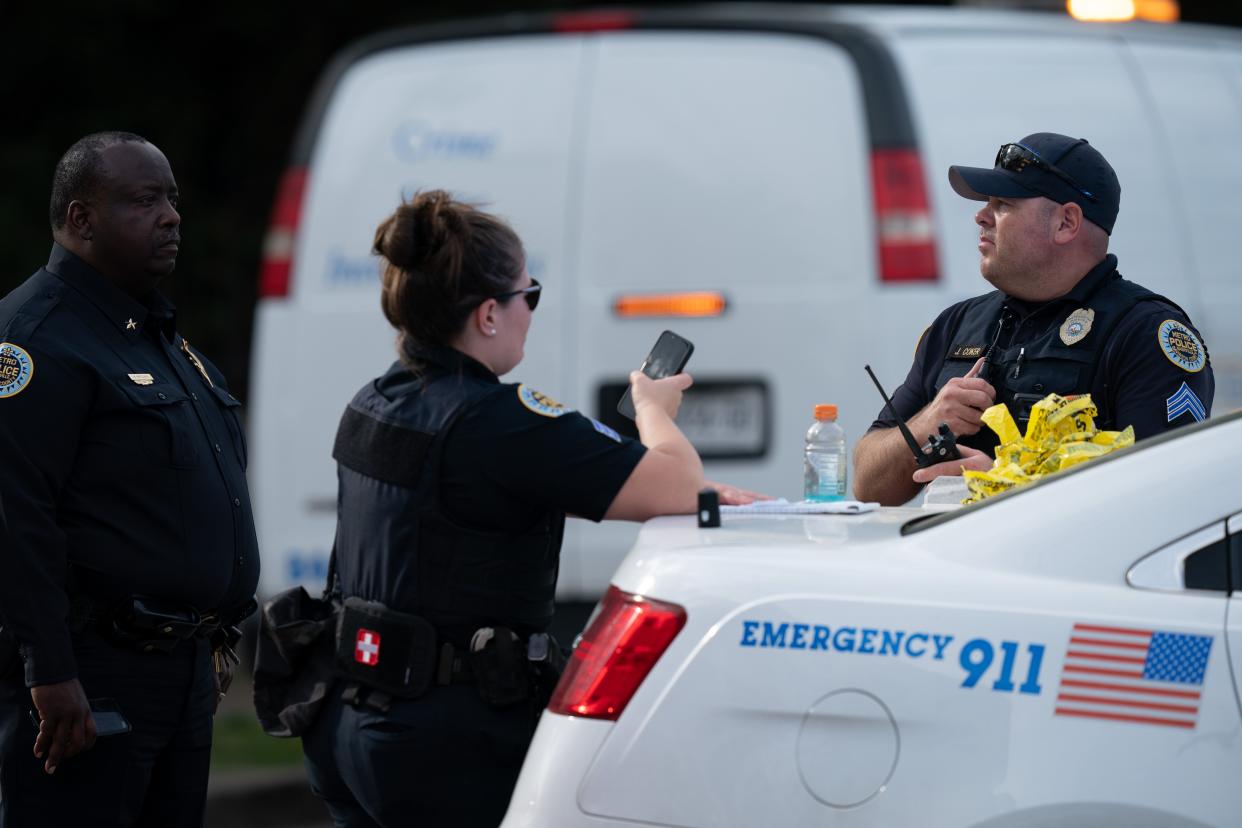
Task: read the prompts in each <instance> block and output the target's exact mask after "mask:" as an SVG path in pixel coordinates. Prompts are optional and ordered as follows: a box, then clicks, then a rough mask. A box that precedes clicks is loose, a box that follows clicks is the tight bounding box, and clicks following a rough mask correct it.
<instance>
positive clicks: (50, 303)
mask: <svg viewBox="0 0 1242 828" xmlns="http://www.w3.org/2000/svg"><path fill="white" fill-rule="evenodd" d="M51 223H52V236H53V238H54V240H55V243H54V244H53V246H52V253H51V257H50V259H49V261H48V263H47V266H46V267H44V268H42V269H41V270H39V271H38V272H37V273H35V274H34V275H33V276H32V277H30V279H28V280H27V281H26V282H25V283H24V284H22V285H21V286H20V287H18V288H17V289H16V290H14V291H13V292H12V293H10V294H9V295H8V296H6V297H5V298H4V299H3V300H0V456H3V457H4V474H3V475H0V501H3V503H4V514H5V518H6V525H5V527H4V528H3V537H2V538H0V549H2V550H3V552H2V553H0V622H2V623H3V637H2V640H3V645H2V646H0V670H2V671H3V676H2V677H0V825H3V826H5V828H15V826H23V827H25V826H32V825H45V826H86V825H108V826H118V825H123V826H131V825H138V826H161V828H165V827H166V826H198V825H201V824H202V821H203V808H204V803H205V800H206V790H207V772H208V760H209V754H210V750H211V729H212V719H213V716H214V712H215V708H216V704H217V701H218V696H219V693H220V688H221V685H222V684H226V683H227V675H225V673H227V671H226V670H223V669H221V670H220V671H219V675H218V674H217V670H213V658H212V651H213V645H214V647H215V648H216V650H217V651H219V650H220V649H221V648H222V647H223V645H224V641H223V638H222V637H223V629H224V627H225V625H227V624H228V623H229V622H234V621H236V620H239V617H240V616H241V615H242V614H244V613H245V612H247V611H248V607H247V605H248V604H249V603H250V602H251V600H252V598H253V593H254V589H255V585H256V583H257V579H258V566H259V562H258V554H257V547H256V540H255V532H254V522H253V518H252V516H251V512H250V499H249V495H248V492H247V489H246V477H245V466H246V447H245V441H244V438H243V435H242V430H241V424H240V421H239V419H238V402H237V400H235V399H234V398H233V397H232V396H231V395H230V394H229V392H228V389H227V387H226V385H225V381H224V377H223V376H221V375H220V372H219V371H217V370H216V369H215V368H214V367H213V366H212V365H211V363H210V362H208V361H207V360H206V359H205V358H204V357H203V356H202V355H200V354H199V353H198V352H197V351H196V350H194V349H193V348H191V347H190V346H189V345H188V344H187V343H186V341H185V340H184V339H183V338H182V337H181V336H180V335H179V334H178V333H177V329H176V317H175V311H174V308H173V306H172V305H171V304H170V303H169V302H168V300H167V299H166V298H164V297H163V296H162V295H161V294H160V293H159V292H158V291H157V290H156V285H157V284H158V283H159V282H160V280H161V279H163V278H164V277H165V276H167V275H168V274H170V273H172V271H173V268H174V265H175V264H176V261H177V252H178V247H179V245H180V239H181V231H180V223H181V219H180V216H179V215H178V214H177V185H176V182H175V181H174V179H173V174H172V170H171V169H170V168H169V165H168V160H167V159H166V158H165V157H164V155H163V153H161V152H160V151H159V150H158V149H157V148H156V147H155V146H153V145H152V144H150V143H148V142H147V141H146V140H144V139H143V138H141V137H140V136H137V135H133V134H131V133H124V132H105V133H97V134H94V135H89V136H87V137H85V138H83V139H81V140H80V141H78V142H77V143H75V144H74V145H73V146H72V147H71V148H70V149H69V151H68V152H66V153H65V155H64V157H63V158H62V159H61V160H60V163H59V164H58V165H57V167H56V174H55V178H54V181H53V187H52V201H51ZM14 650H16V651H17V652H18V653H20V657H18V655H17V653H15V652H14ZM217 666H219V664H218V662H217ZM88 700H89V702H88ZM101 700H109V701H111V702H113V703H115V705H116V707H117V708H119V710H120V712H121V714H122V716H124V717H125V719H127V720H128V722H129V724H130V727H131V730H130V731H129V732H128V733H118V734H116V735H106V736H105V735H101V734H100V732H99V731H98V729H97V727H96V721H95V717H94V716H92V712H91V709H92V706H94V707H95V709H96V710H97V711H98V710H99V709H101V708H102V707H103V705H104V704H105V702H103V701H101ZM33 720H38V724H36V723H35V722H34V721H33ZM100 721H101V722H102V721H104V719H103V718H102V717H100ZM97 736H98V738H97Z"/></svg>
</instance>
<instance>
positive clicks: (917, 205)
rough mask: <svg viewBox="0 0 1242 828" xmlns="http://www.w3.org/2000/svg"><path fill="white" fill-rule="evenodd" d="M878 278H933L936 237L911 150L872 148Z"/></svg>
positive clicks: (919, 166) (919, 169)
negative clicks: (878, 265)
mask: <svg viewBox="0 0 1242 828" xmlns="http://www.w3.org/2000/svg"><path fill="white" fill-rule="evenodd" d="M871 184H872V192H873V194H874V196H875V220H876V235H877V240H878V242H879V252H880V281H882V282H934V281H936V279H938V278H939V273H938V272H937V269H936V241H935V236H934V235H933V229H932V216H931V207H930V206H929V205H928V202H927V189H926V188H925V187H924V185H923V163H922V162H921V161H920V160H919V154H918V152H917V151H915V150H909V149H888V150H875V151H873V152H872V153H871Z"/></svg>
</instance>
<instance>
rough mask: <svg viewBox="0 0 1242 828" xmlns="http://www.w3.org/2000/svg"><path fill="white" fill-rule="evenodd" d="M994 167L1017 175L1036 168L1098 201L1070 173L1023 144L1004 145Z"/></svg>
mask: <svg viewBox="0 0 1242 828" xmlns="http://www.w3.org/2000/svg"><path fill="white" fill-rule="evenodd" d="M993 166H995V167H996V168H997V169H1002V170H1009V171H1010V172H1016V173H1020V172H1022V171H1023V170H1025V169H1026V168H1027V167H1035V168H1036V169H1039V170H1043V171H1044V172H1048V173H1052V174H1053V175H1055V176H1056V177H1057V178H1059V179H1061V180H1062V181H1064V182H1065V183H1066V184H1068V185H1069V186H1070V187H1072V188H1073V189H1074V190H1076V191H1077V192H1079V193H1081V194H1082V195H1084V196H1086V197H1087V198H1089V199H1090V200H1091V201H1098V199H1097V198H1096V197H1095V195H1094V194H1093V193H1092V192H1091V191H1090V190H1087V189H1085V188H1084V187H1083V186H1082V185H1081V184H1079V183H1078V182H1077V181H1075V180H1074V179H1073V178H1071V177H1070V175H1069V173H1066V172H1063V171H1062V170H1059V169H1057V168H1056V167H1055V166H1054V165H1052V164H1050V163H1049V162H1047V161H1045V160H1044V159H1043V158H1041V157H1040V155H1039V153H1037V152H1036V151H1035V150H1033V149H1031V148H1030V147H1024V146H1022V145H1021V144H1002V145H1001V148H1000V150H998V151H997V153H996V162H995V164H993Z"/></svg>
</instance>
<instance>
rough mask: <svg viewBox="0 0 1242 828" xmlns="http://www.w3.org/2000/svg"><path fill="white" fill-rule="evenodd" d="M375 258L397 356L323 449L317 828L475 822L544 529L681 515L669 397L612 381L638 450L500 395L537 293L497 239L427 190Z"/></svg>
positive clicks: (532, 616)
mask: <svg viewBox="0 0 1242 828" xmlns="http://www.w3.org/2000/svg"><path fill="white" fill-rule="evenodd" d="M375 252H376V253H378V254H379V255H380V256H382V257H383V259H384V260H385V262H384V269H383V277H382V283H383V294H382V304H383V309H384V314H385V316H387V317H388V320H389V321H390V322H391V323H392V324H393V325H394V326H395V327H396V328H397V330H398V331H399V334H398V351H399V354H400V359H399V360H398V361H397V362H396V363H394V364H393V366H392V367H391V368H390V369H389V370H388V372H387V373H386V374H384V375H383V376H382V377H380V378H379V379H377V380H375V381H373V382H371V383H370V384H368V385H367V386H366V387H365V388H363V389H362V390H361V391H359V392H358V394H357V396H355V397H354V399H353V401H352V402H351V403H350V404H349V407H348V408H347V409H346V411H345V414H344V416H343V417H342V420H341V425H340V429H339V431H338V434H337V439H336V445H335V448H334V451H333V456H334V457H335V458H336V460H337V462H338V475H339V483H340V492H339V499H338V509H339V517H338V524H337V536H336V550H335V556H336V562H335V566H336V571H337V577H338V579H339V581H338V583H339V587H340V592H341V594H342V596H343V597H344V598H345V599H346V600H345V609H344V612H343V615H342V618H341V622H340V624H339V625H338V629H337V657H336V660H337V665H338V670H339V671H340V674H341V677H342V681H339V682H338V683H337V689H336V690H335V691H334V693H335V695H336V696H337V698H333V699H332V700H330V701H329V703H328V704H327V706H326V707H325V708H324V711H323V712H322V713H321V714H320V716H319V718H318V720H317V721H316V723H315V725H314V727H313V728H312V729H311V731H310V732H309V733H308V734H307V735H306V736H305V737H304V748H305V752H306V757H307V764H308V768H309V771H310V775H311V782H312V786H313V787H314V789H315V792H316V793H317V794H318V795H319V796H321V797H322V798H323V799H324V800H325V801H326V802H327V804H328V809H329V810H330V811H331V813H332V816H333V818H334V820H335V821H336V824H337V825H338V826H376V825H379V826H394V825H403V826H405V825H429V826H430V825H435V826H447V825H496V824H497V823H499V822H500V820H501V818H502V817H503V815H504V812H505V809H506V807H507V806H508V802H509V796H510V794H511V792H512V789H513V785H514V783H515V782H516V780H517V774H518V770H519V768H520V766H521V763H522V759H523V756H524V754H525V752H526V748H527V745H528V743H529V741H530V738H531V736H532V735H533V732H534V726H535V721H536V717H537V715H538V710H539V708H540V707H541V706H542V703H543V701H544V699H543V698H541V695H542V692H541V691H544V692H546V691H547V690H550V687H548V684H550V683H551V681H554V676H548V675H547V674H546V673H544V674H542V676H541V675H540V673H539V670H538V669H537V667H538V666H539V665H532V661H531V658H536V657H537V656H538V654H539V653H540V651H541V650H543V649H544V648H543V645H544V644H546V643H547V642H546V638H543V637H541V636H540V633H541V632H542V631H543V630H544V629H545V628H546V627H547V625H548V622H549V620H550V619H551V616H552V609H553V602H552V599H553V593H554V590H555V585H556V574H557V562H558V556H559V551H560V544H561V535H562V531H563V528H564V523H565V515H566V513H570V514H574V515H577V516H580V517H584V518H588V519H590V520H595V521H598V520H601V519H604V518H619V519H627V520H644V519H646V518H649V517H652V516H654V515H660V514H670V513H689V512H693V511H694V510H695V505H696V495H697V492H698V490H699V489H700V488H701V487H702V486H703V485H704V480H703V467H702V463H701V462H700V460H699V457H698V455H697V453H696V452H695V450H694V448H693V447H692V446H691V445H690V443H689V441H688V440H687V439H686V438H685V436H684V435H683V434H682V433H681V432H680V431H679V430H678V428H677V426H676V425H675V424H674V422H673V417H674V415H675V414H676V412H677V408H678V405H679V404H680V402H681V394H682V391H683V390H684V389H685V388H686V387H687V386H689V385H690V379H689V377H687V376H686V375H684V374H681V375H678V376H675V377H669V378H667V379H663V380H658V381H653V380H650V379H648V378H647V377H646V376H644V375H643V374H641V373H638V372H635V373H634V374H633V375H632V376H631V382H632V383H633V397H634V403H635V409H636V411H637V417H636V421H637V425H638V432H639V435H640V439H641V442H638V441H632V440H628V439H625V438H622V437H620V436H618V435H617V434H616V433H615V432H614V431H613V430H612V429H610V428H608V427H607V426H605V425H603V424H601V423H598V422H596V421H594V420H592V419H590V418H588V417H586V416H583V415H582V414H580V413H577V412H575V411H574V410H572V409H569V408H566V407H564V406H562V405H561V404H559V403H557V402H555V401H553V400H551V399H549V398H548V397H546V396H545V395H543V394H541V393H539V392H538V391H536V390H535V389H533V388H531V387H530V386H527V385H521V384H516V383H514V384H507V383H501V382H500V380H499V379H498V377H499V376H501V375H504V374H507V373H509V372H510V371H511V370H513V369H514V368H515V367H517V365H518V363H519V362H521V360H522V355H523V346H524V344H525V341H526V334H527V330H528V329H529V328H530V324H531V319H532V318H533V313H534V311H535V308H536V306H537V305H538V303H539V297H540V289H541V286H540V285H539V283H538V282H536V281H535V280H533V279H531V278H530V276H529V275H528V274H527V273H526V271H525V265H524V260H525V254H524V252H523V249H522V244H521V242H520V241H519V239H518V237H517V235H516V234H515V233H514V232H513V231H512V230H511V229H510V228H509V227H508V226H507V225H505V224H504V223H503V222H502V221H500V220H499V219H497V218H495V217H494V216H491V215H488V214H487V213H484V212H482V211H480V210H477V209H475V208H474V207H472V206H470V205H467V204H463V203H461V202H457V201H454V200H452V198H451V197H450V196H449V195H448V194H447V193H445V192H443V191H438V190H437V191H432V192H426V193H422V194H420V195H417V196H416V197H415V198H414V199H413V200H412V201H410V202H408V203H405V204H402V205H401V206H400V207H399V208H397V211H396V212H395V213H394V214H393V215H392V216H390V217H389V218H388V219H386V220H385V221H384V222H383V223H382V224H381V225H380V226H379V229H378V230H377V232H376V236H375ZM532 638H533V639H534V641H533V642H532ZM553 649H554V650H555V648H553ZM541 677H542V679H543V681H544V686H543V687H542V688H541V687H539V679H540V678H541Z"/></svg>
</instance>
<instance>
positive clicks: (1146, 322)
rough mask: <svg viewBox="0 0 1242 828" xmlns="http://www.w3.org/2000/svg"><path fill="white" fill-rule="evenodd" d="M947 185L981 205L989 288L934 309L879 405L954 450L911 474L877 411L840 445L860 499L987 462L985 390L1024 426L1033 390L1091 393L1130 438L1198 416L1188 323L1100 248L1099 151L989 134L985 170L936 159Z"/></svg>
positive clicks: (1204, 390)
mask: <svg viewBox="0 0 1242 828" xmlns="http://www.w3.org/2000/svg"><path fill="white" fill-rule="evenodd" d="M949 182H950V184H951V185H952V186H953V189H954V190H955V191H956V192H957V193H958V194H959V195H962V196H964V197H966V198H970V199H974V200H976V201H983V202H986V204H984V206H983V207H982V208H981V209H980V210H979V211H978V212H977V213H976V214H975V221H976V223H978V225H979V253H980V264H979V269H980V271H981V272H982V273H983V277H984V278H985V279H987V281H989V282H990V283H992V285H994V286H995V287H996V288H997V289H996V290H995V291H993V292H991V293H988V294H986V295H984V296H978V297H975V298H974V299H969V300H967V301H965V302H959V303H958V304H956V305H953V306H952V307H950V308H948V309H947V310H945V311H944V312H943V313H941V314H940V316H939V317H937V319H936V321H935V322H933V323H932V325H931V327H930V328H928V329H927V331H926V332H925V333H924V335H923V338H922V340H921V341H920V342H919V345H918V349H917V350H916V352H915V357H914V365H913V367H912V368H911V369H910V374H909V376H907V377H906V381H905V383H904V384H903V385H902V386H901V387H900V388H898V389H897V391H896V392H894V393H893V407H894V408H895V409H896V415H895V416H896V417H900V418H901V419H902V420H903V421H905V422H906V423H907V424H908V425H909V427H910V430H911V431H912V432H913V433H914V434H915V435H916V436H918V437H925V436H926V435H929V434H932V433H934V432H935V431H936V429H937V426H938V425H939V424H940V423H941V422H947V423H948V424H949V427H950V428H951V429H953V431H954V433H955V434H957V435H958V437H959V446H960V447H961V450H962V455H963V457H962V460H957V461H952V462H950V463H942V464H938V465H935V466H932V467H930V468H927V469H919V470H917V471H916V468H915V462H914V457H913V456H912V454H911V452H910V450H909V449H908V448H907V447H906V444H905V442H904V441H903V440H902V438H901V435H900V434H899V433H898V431H897V429H896V428H895V426H896V424H897V420H896V419H895V418H894V414H893V412H891V411H889V410H888V409H887V408H886V409H885V410H883V411H881V412H880V415H879V417H878V419H876V421H875V422H874V423H873V424H872V426H871V428H870V430H869V431H868V433H867V434H866V436H864V437H863V439H862V440H861V441H859V443H858V446H857V448H856V449H855V452H854V461H855V463H854V465H855V481H856V482H855V484H854V491H855V494H856V495H857V496H858V497H859V498H860V499H863V500H877V501H880V502H881V503H885V504H890V505H896V504H900V503H903V502H905V501H906V500H909V499H910V498H911V497H913V496H914V495H915V494H916V493H917V492H918V489H919V487H920V486H921V485H922V484H923V483H926V482H928V481H930V480H932V479H933V478H935V477H937V476H939V475H942V474H960V473H961V471H962V469H963V468H966V469H986V468H990V467H991V463H992V458H991V456H990V454H989V452H990V451H991V450H992V449H994V448H995V446H996V444H997V442H998V440H997V437H996V435H995V434H994V433H993V432H992V431H991V430H990V429H986V428H981V425H982V421H981V419H980V416H981V415H982V413H983V411H984V410H985V409H987V408H988V407H989V406H991V405H992V404H993V403H994V402H997V401H999V402H1004V403H1005V404H1006V405H1007V406H1008V408H1009V410H1010V412H1011V413H1012V414H1013V416H1014V418H1015V420H1016V421H1017V424H1018V427H1019V429H1020V430H1025V427H1026V422H1027V420H1028V419H1029V417H1030V410H1031V406H1032V405H1033V404H1034V403H1036V402H1038V401H1039V400H1040V399H1042V398H1044V397H1045V396H1047V395H1048V394H1051V393H1057V394H1060V395H1062V396H1065V395H1070V394H1084V393H1090V394H1091V398H1092V400H1093V402H1094V403H1095V405H1096V407H1097V409H1098V411H1099V416H1098V417H1097V418H1096V424H1097V425H1098V426H1099V427H1100V428H1101V429H1108V430H1119V429H1123V428H1125V427H1126V426H1133V427H1134V433H1135V437H1136V439H1139V440H1141V439H1143V438H1146V437H1151V436H1153V435H1155V434H1158V433H1160V432H1162V431H1165V430H1166V429H1169V428H1173V427H1175V426H1179V425H1183V424H1186V423H1193V422H1197V421H1199V420H1203V419H1205V418H1206V417H1207V416H1208V415H1209V413H1210V412H1211V408H1212V396H1213V393H1214V390H1215V384H1214V381H1213V378H1212V366H1211V363H1210V361H1209V359H1208V353H1207V349H1206V348H1205V347H1204V344H1203V340H1202V339H1201V338H1200V336H1199V333H1198V331H1197V330H1196V329H1195V328H1194V326H1193V325H1191V323H1190V320H1189V319H1188V318H1187V316H1186V313H1185V312H1184V311H1183V310H1182V309H1181V308H1179V307H1178V306H1177V305H1176V304H1174V303H1173V302H1172V301H1170V300H1169V299H1166V298H1165V297H1163V296H1159V295H1157V294H1155V293H1153V292H1151V291H1150V290H1147V289H1146V288H1143V287H1140V286H1139V285H1136V284H1135V283H1133V282H1130V281H1127V280H1126V279H1123V278H1122V277H1121V274H1119V273H1118V272H1117V257H1116V256H1114V255H1112V254H1109V253H1108V239H1109V235H1110V234H1111V233H1112V229H1113V223H1114V221H1115V220H1116V218H1117V209H1118V206H1119V204H1120V200H1121V185H1120V184H1119V183H1118V181H1117V175H1116V173H1114V172H1113V168H1112V167H1111V166H1110V165H1109V163H1108V162H1107V161H1106V160H1105V159H1104V156H1103V155H1101V154H1100V153H1099V152H1098V151H1097V150H1096V149H1095V148H1094V147H1092V146H1091V145H1090V144H1088V143H1087V141H1086V140H1084V139H1081V138H1080V139H1074V138H1069V137H1067V136H1064V135H1058V134H1056V133H1051V132H1040V133H1036V134H1034V135H1028V136H1026V137H1025V138H1023V139H1022V140H1021V141H1019V142H1017V143H1013V144H1005V145H1004V146H1002V147H1001V148H1000V151H999V152H998V153H997V155H996V161H995V164H994V165H993V168H992V169H983V168H977V167H959V166H953V167H950V168H949Z"/></svg>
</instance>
